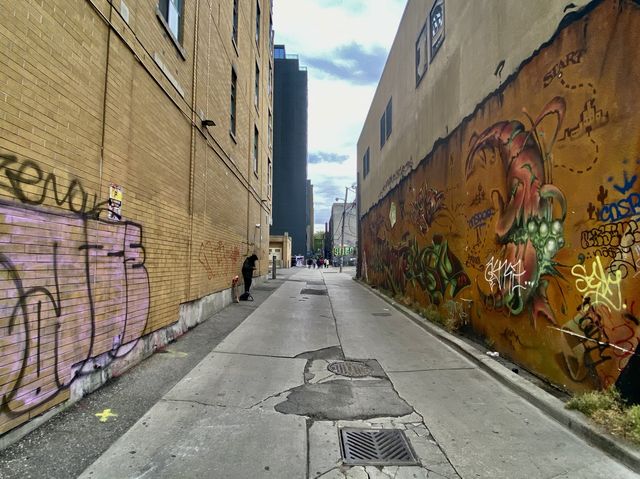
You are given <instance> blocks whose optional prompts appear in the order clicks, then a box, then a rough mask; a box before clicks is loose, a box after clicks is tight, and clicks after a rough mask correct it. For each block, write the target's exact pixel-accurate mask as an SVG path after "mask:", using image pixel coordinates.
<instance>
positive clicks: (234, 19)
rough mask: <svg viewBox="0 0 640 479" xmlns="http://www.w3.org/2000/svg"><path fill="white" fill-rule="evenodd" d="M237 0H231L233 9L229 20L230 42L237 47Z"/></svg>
mask: <svg viewBox="0 0 640 479" xmlns="http://www.w3.org/2000/svg"><path fill="white" fill-rule="evenodd" d="M238 2H239V0H233V11H232V14H231V15H232V16H231V18H232V20H231V42H232V43H233V45H234V46H235V47H236V50H237V49H238V29H239V26H238V18H239V8H240V7H239V5H238Z"/></svg>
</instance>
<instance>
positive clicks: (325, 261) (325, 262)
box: [324, 258, 329, 268]
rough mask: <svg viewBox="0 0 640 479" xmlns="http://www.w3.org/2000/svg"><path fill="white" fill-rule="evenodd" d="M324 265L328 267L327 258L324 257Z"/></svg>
mask: <svg viewBox="0 0 640 479" xmlns="http://www.w3.org/2000/svg"><path fill="white" fill-rule="evenodd" d="M324 267H325V268H328V267H329V259H328V258H325V259H324Z"/></svg>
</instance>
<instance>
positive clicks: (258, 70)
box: [253, 63, 260, 108]
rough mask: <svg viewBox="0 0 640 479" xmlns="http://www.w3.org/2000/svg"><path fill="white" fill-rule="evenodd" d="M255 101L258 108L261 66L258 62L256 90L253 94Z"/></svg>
mask: <svg viewBox="0 0 640 479" xmlns="http://www.w3.org/2000/svg"><path fill="white" fill-rule="evenodd" d="M253 103H254V105H255V107H256V108H258V104H259V103H260V68H259V67H258V64H257V63H256V84H255V91H254V94H253Z"/></svg>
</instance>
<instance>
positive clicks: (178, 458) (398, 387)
mask: <svg viewBox="0 0 640 479" xmlns="http://www.w3.org/2000/svg"><path fill="white" fill-rule="evenodd" d="M349 273H351V274H349ZM351 275H352V272H351V271H349V270H346V272H345V273H343V274H340V273H337V270H334V269H329V270H327V269H323V270H309V269H300V270H299V271H298V272H296V273H295V274H294V275H292V276H290V277H289V278H288V280H287V281H285V282H284V283H283V284H282V286H280V287H279V288H278V289H277V290H276V291H274V292H273V294H272V295H271V296H270V297H269V298H267V299H266V300H265V301H264V303H262V304H261V305H260V306H259V307H258V308H257V309H256V310H255V311H253V313H252V314H251V315H250V316H249V317H247V319H246V320H245V321H244V322H243V323H242V324H241V325H240V326H239V327H237V328H236V329H235V330H234V331H233V332H232V333H231V334H229V335H228V336H227V337H226V339H224V340H223V341H222V342H221V343H219V344H218V345H217V346H216V347H215V348H214V349H213V351H212V352H211V353H210V354H209V355H208V356H206V357H205V358H204V359H203V360H202V361H201V362H200V363H199V364H198V365H197V366H196V367H195V368H194V369H193V370H192V371H191V372H190V373H188V374H187V375H186V376H185V377H184V378H183V379H182V380H181V381H180V382H178V383H177V384H176V385H175V386H174V387H173V388H172V389H171V390H170V391H169V392H168V393H167V394H166V395H165V396H164V397H163V398H162V400H160V401H159V402H158V403H157V404H156V405H155V406H153V407H152V408H151V409H150V410H149V411H148V412H147V413H146V414H145V415H144V416H143V417H142V418H141V419H140V420H139V421H138V422H137V423H136V424H135V425H133V427H131V429H130V430H129V431H127V432H126V433H125V434H124V435H123V436H122V437H121V438H120V439H119V440H118V441H116V442H115V443H114V444H113V445H112V446H111V447H110V448H109V449H108V450H107V451H106V452H105V453H104V454H103V455H102V456H101V457H100V458H99V459H98V460H97V461H96V462H95V463H94V464H92V465H91V466H90V467H88V468H87V469H86V470H85V471H84V473H83V474H82V475H81V476H80V477H82V478H112V477H118V478H120V477H131V478H138V477H153V478H156V477H158V478H169V477H186V478H190V477H193V478H197V477H212V478H218V477H220V478H261V477H265V478H278V479H281V478H324V479H330V478H344V477H350V478H360V477H362V478H367V477H368V478H397V479H400V478H405V477H417V478H419V477H434V478H437V477H446V478H458V477H462V478H476V477H483V478H484V477H486V478H509V479H511V478H528V479H532V478H545V479H546V478H549V479H551V478H575V479H577V478H581V479H582V478H600V477H616V478H627V477H629V478H631V477H638V476H637V475H636V474H635V473H634V472H632V471H630V470H629V469H627V468H625V467H624V466H622V465H621V464H619V463H618V462H616V461H615V460H613V459H611V458H610V457H609V456H607V455H606V454H604V453H603V452H602V451H600V450H599V449H597V448H594V447H593V446H591V445H589V444H587V443H586V442H584V441H583V440H582V439H580V438H579V437H577V436H576V435H574V434H573V433H572V432H570V431H569V430H567V429H566V428H565V427H563V426H561V425H560V424H558V423H557V422H555V421H553V420H551V419H550V418H549V417H548V416H547V415H545V414H543V413H541V412H540V410H539V409H537V408H536V407H534V406H532V405H531V404H530V403H529V402H527V401H526V400H524V399H523V398H522V397H520V396H518V395H516V394H514V393H513V392H512V391H511V390H510V389H509V388H507V387H505V385H504V384H502V383H501V382H498V381H496V380H495V379H494V378H493V377H491V376H489V375H488V374H487V373H486V372H485V371H484V370H482V369H481V368H479V367H478V363H477V362H474V361H471V360H469V358H468V357H465V356H464V355H462V354H460V353H459V352H458V351H456V350H454V349H453V348H451V347H450V346H448V345H446V344H445V343H443V342H442V341H441V340H440V339H438V338H436V337H435V336H434V335H432V334H430V333H429V332H428V331H426V330H425V329H424V328H422V327H420V326H419V325H417V324H415V323H414V322H412V321H410V320H409V319H408V318H407V317H406V316H405V315H404V314H402V313H401V312H400V311H398V310H397V309H395V308H393V307H391V306H390V305H389V303H388V302H386V301H384V300H383V299H381V298H380V297H378V296H377V295H375V294H373V293H372V292H371V291H369V290H368V289H366V288H365V287H363V286H362V285H360V284H358V283H356V282H355V281H353V280H352V279H351ZM231 307H233V306H231ZM344 358H346V359H349V360H360V361H365V360H368V361H367V362H366V364H367V365H368V366H369V367H370V373H369V375H368V376H366V377H361V378H349V377H345V376H338V375H336V374H334V373H332V372H330V371H328V370H327V366H328V365H329V364H331V363H332V362H334V361H335V360H340V359H344ZM343 426H344V427H368V428H392V427H393V428H398V429H402V430H404V431H405V432H406V434H407V437H408V438H409V441H410V442H411V445H412V447H413V449H414V451H415V452H416V454H417V456H418V458H419V460H420V466H384V467H382V466H379V467H373V466H354V467H348V466H345V465H343V464H342V461H341V455H340V446H339V439H338V428H339V427H343Z"/></svg>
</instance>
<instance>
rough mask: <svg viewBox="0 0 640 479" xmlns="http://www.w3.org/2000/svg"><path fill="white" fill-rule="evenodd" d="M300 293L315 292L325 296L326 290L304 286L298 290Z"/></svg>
mask: <svg viewBox="0 0 640 479" xmlns="http://www.w3.org/2000/svg"><path fill="white" fill-rule="evenodd" d="M300 294H315V295H317V296H326V295H327V290H326V289H311V288H304V289H302V290H301V291H300Z"/></svg>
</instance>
